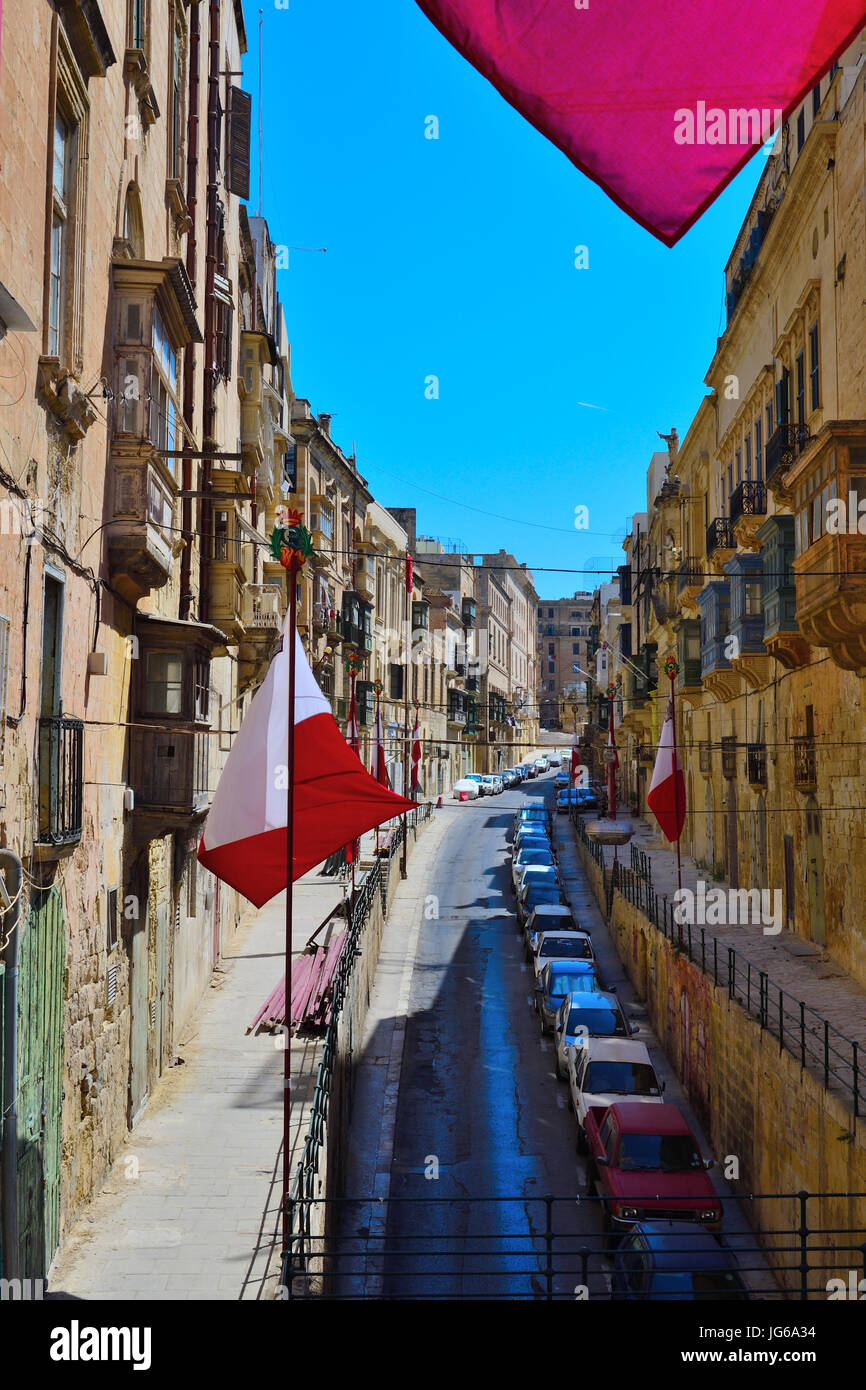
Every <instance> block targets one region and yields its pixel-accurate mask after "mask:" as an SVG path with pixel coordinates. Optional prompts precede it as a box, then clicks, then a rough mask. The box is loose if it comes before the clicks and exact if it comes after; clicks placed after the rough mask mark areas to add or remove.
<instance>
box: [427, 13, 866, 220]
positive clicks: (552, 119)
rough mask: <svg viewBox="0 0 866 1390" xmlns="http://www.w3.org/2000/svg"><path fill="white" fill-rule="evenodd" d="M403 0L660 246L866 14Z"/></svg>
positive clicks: (709, 197)
mask: <svg viewBox="0 0 866 1390" xmlns="http://www.w3.org/2000/svg"><path fill="white" fill-rule="evenodd" d="M417 3H418V4H419V6H420V8H421V9H422V10H423V11H424V13H425V14H426V15H427V16H428V17H429V18H430V19H431V20H432V22H433V23H434V24H435V25H436V27H437V28H438V29H440V30H441V32H442V33H443V34H444V35H445V37H446V38H447V39H448V40H449V41H450V42H451V43H452V44H453V45H454V47H455V48H456V49H457V50H458V51H459V52H460V53H462V54H463V56H464V57H465V58H468V60H469V62H470V63H472V64H473V66H474V67H476V68H477V69H478V71H479V72H480V73H482V74H483V75H484V76H485V77H486V78H487V79H488V80H489V81H490V82H492V83H493V85H494V87H496V88H497V90H498V91H499V92H501V94H502V95H503V96H504V97H505V99H506V101H508V102H510V104H511V105H512V106H514V107H515V108H516V109H517V110H518V111H519V112H520V113H521V115H523V116H525V117H526V119H527V120H528V121H529V122H531V124H532V125H534V126H535V128H536V129H537V130H539V131H540V132H541V133H542V134H543V135H545V136H547V138H548V139H549V140H552V141H553V143H554V144H555V145H557V146H558V148H559V149H561V150H562V151H563V153H564V154H566V155H567V156H568V158H569V159H570V160H571V161H572V163H574V164H576V165H577V167H578V169H580V170H582V171H583V173H585V174H586V175H587V176H588V177H589V178H591V179H592V180H593V181H594V182H595V183H597V184H599V185H600V186H601V187H602V188H603V189H604V190H605V192H607V193H608V194H609V195H610V197H611V198H613V200H614V202H616V203H617V204H618V205H619V206H620V207H621V208H623V209H624V210H625V211H626V212H628V213H629V214H630V216H632V217H633V218H635V220H636V221H638V222H639V223H640V224H641V225H642V226H643V227H646V229H647V230H648V231H650V232H652V233H653V235H654V236H657V237H658V238H659V239H660V240H661V241H663V242H664V243H665V245H667V246H672V245H673V244H674V242H676V241H678V240H679V238H680V237H681V236H682V235H683V234H684V232H686V231H688V229H689V227H691V226H692V224H693V223H694V222H695V221H696V220H697V218H698V217H700V215H701V213H702V212H703V211H704V210H705V209H706V208H707V207H708V206H709V204H710V203H711V202H712V201H713V200H714V199H715V198H717V197H718V195H719V194H720V193H721V191H722V189H723V188H724V187H725V186H726V184H728V183H729V182H730V180H731V179H732V178H733V177H734V175H735V174H736V173H738V172H739V170H740V169H741V168H742V166H743V165H744V164H745V163H746V161H747V160H748V159H749V158H750V157H751V156H752V155H753V154H754V152H755V150H756V149H757V148H758V146H759V145H761V144H763V142H764V140H766V138H767V136H768V135H769V133H770V131H771V130H772V128H773V124H774V122H775V121H776V120H779V119H781V120H785V119H787V117H788V115H789V114H790V113H791V111H792V110H793V109H794V107H796V106H797V105H798V103H799V102H800V101H801V100H802V99H803V98H804V97H805V96H806V94H807V93H808V92H809V91H810V89H811V88H812V87H813V86H814V85H815V82H816V81H817V80H818V79H819V78H820V77H821V76H823V74H824V73H826V72H827V70H828V68H829V67H830V66H831V64H832V63H834V62H835V60H836V59H837V58H838V57H839V55H840V54H841V53H842V52H843V51H844V49H845V48H846V47H847V46H848V44H849V43H850V42H851V41H852V40H853V39H854V38H855V37H856V35H857V33H858V32H859V30H860V29H861V28H862V27H863V25H864V22H866V6H864V4H863V3H862V0H833V3H832V4H828V3H827V0H797V3H796V4H794V5H784V6H781V7H780V6H779V4H778V0H689V3H688V4H678V5H670V4H668V5H647V4H646V3H645V0H417ZM750 113H758V115H757V119H756V118H755V117H753V116H752V115H751V114H750ZM765 117H766V119H765ZM767 122H769V125H767ZM750 137H751V138H750Z"/></svg>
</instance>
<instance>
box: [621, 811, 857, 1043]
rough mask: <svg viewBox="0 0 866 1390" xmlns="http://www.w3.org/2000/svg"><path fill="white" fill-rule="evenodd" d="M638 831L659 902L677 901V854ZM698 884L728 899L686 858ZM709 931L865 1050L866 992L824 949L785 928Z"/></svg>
mask: <svg viewBox="0 0 866 1390" xmlns="http://www.w3.org/2000/svg"><path fill="white" fill-rule="evenodd" d="M634 825H635V833H634V837H633V839H632V844H634V845H636V846H637V848H638V849H640V850H643V852H644V853H645V854H647V855H648V856H649V858H650V859H651V861H652V885H653V888H654V889H655V891H656V892H657V893H658V894H659V895H660V896H662V895H664V896H667V897H668V898H673V895H674V893H675V892H676V890H677V856H676V848H675V847H669V846H668V844H667V841H663V840H660V837H659V835H658V834H654V833H653V830H652V828H651V827H650V826H649V825H648V824H647V823H646V822H645V821H642V820H637V819H635V821H634ZM620 861H621V862H622V863H623V864H624V865H625V866H626V867H629V865H630V855H629V849H628V847H627V846H626V847H625V848H623V849H621V850H620ZM612 862H613V851H612V850H610V849H608V850H606V851H605V863H606V864H611V863H612ZM698 879H702V880H703V881H704V883H705V885H706V891H707V892H709V891H710V889H711V888H721V889H722V890H723V892H725V893H727V892H728V890H729V885H728V884H727V883H725V882H724V880H714V879H713V878H712V876H711V874H710V871H709V870H708V869H699V868H698V866H697V865H696V863H695V861H694V860H693V859H690V858H688V857H687V856H686V855H683V857H682V884H683V888H690V889H692V890H693V891H694V889H695V886H696V884H697V881H698ZM706 931H707V935H708V936H715V937H718V939H719V941H720V942H721V941H723V942H724V943H725V945H726V946H728V945H730V946H732V947H734V948H735V949H736V951H737V955H738V956H742V958H743V960H744V961H745V960H748V961H751V963H752V965H753V966H754V967H756V969H757V970H764V971H766V973H767V975H768V977H769V979H770V981H771V982H772V984H774V985H778V986H780V987H781V988H782V989H784V990H786V991H787V992H788V993H789V994H792V995H793V996H794V997H795V998H796V999H797V1000H801V1001H802V1002H803V1003H804V1004H805V1005H806V1006H807V1007H808V1008H810V1009H814V1010H815V1012H816V1013H817V1014H820V1015H821V1016H822V1017H823V1018H826V1019H827V1020H828V1021H829V1022H830V1023H831V1024H832V1026H833V1027H834V1028H837V1029H838V1030H839V1032H840V1033H843V1034H844V1035H845V1037H847V1038H849V1039H850V1040H851V1041H853V1042H857V1043H862V1044H863V1045H864V1046H866V989H863V987H862V986H861V985H859V984H858V983H857V981H856V980H853V979H852V978H851V976H850V975H847V974H846V973H845V971H844V970H843V969H842V967H841V966H840V965H837V964H836V962H835V961H834V960H833V959H832V957H831V956H830V955H829V954H828V952H827V951H826V950H824V949H823V948H822V947H821V946H818V945H816V944H815V943H814V942H811V941H806V940H805V939H804V938H803V937H802V936H798V935H796V933H794V932H790V931H786V930H785V929H784V928H783V929H782V931H780V932H778V933H776V934H774V935H771V934H768V933H765V932H764V930H763V928H762V926H761V924H760V923H752V922H748V923H744V924H742V925H740V924H739V923H737V924H733V925H724V924H719V925H716V924H707V927H706Z"/></svg>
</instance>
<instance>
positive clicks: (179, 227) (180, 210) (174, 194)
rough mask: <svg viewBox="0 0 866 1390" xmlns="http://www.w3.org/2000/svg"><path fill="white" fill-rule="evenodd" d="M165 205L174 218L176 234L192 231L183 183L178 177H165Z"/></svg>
mask: <svg viewBox="0 0 866 1390" xmlns="http://www.w3.org/2000/svg"><path fill="white" fill-rule="evenodd" d="M165 205H166V207H167V208H168V210H169V212H170V213H171V215H172V217H173V218H174V229H175V232H176V233H177V235H178V236H183V234H184V232H191V231H192V218H191V217H190V215H189V208H188V207H187V202H186V197H185V196H184V191H183V184H182V183H181V181H180V179H166V181H165Z"/></svg>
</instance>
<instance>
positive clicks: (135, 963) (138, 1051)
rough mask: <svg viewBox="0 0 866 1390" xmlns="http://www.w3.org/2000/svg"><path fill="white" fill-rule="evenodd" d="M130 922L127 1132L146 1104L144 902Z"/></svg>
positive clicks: (145, 919) (145, 948) (145, 933)
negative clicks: (138, 912) (141, 909)
mask: <svg viewBox="0 0 866 1390" xmlns="http://www.w3.org/2000/svg"><path fill="white" fill-rule="evenodd" d="M141 901H142V902H143V904H144V905H145V906H144V911H143V912H142V913H140V914H139V915H138V916H137V917H136V918H134V919H133V920H132V921H131V922H130V928H131V936H130V942H129V1093H128V1100H127V1110H128V1119H129V1127H130V1129H131V1128H132V1126H133V1125H134V1124H135V1122H136V1120H137V1119H138V1118H139V1115H140V1114H141V1111H142V1110H143V1108H144V1103H145V1101H146V1100H147V1022H148V1019H147V906H146V904H147V898H146V897H145V898H143V899H142V900H141Z"/></svg>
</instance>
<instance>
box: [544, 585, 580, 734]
mask: <svg viewBox="0 0 866 1390" xmlns="http://www.w3.org/2000/svg"><path fill="white" fill-rule="evenodd" d="M591 604H592V594H590V593H586V592H584V591H582V590H580V591H578V592H576V593H574V594H572V595H570V596H569V597H568V598H558V599H540V600H539V602H538V604H537V608H536V639H537V646H538V703H539V708H538V718H539V723H540V724H541V725H542V726H543V727H545V728H549V729H562V728H565V729H569V728H570V727H571V724H572V716H571V709H570V706H571V703H572V700H573V697H574V696H575V694H577V695H579V697H580V699H581V700H582V699H583V691H582V690H581V689H580V687H582V686H583V684H584V683H585V681H586V676H585V675H584V674H582V672H585V671H586V670H587V669H588V661H589V657H588V642H589V610H590V606H591ZM575 666H578V667H579V668H580V670H578V671H575V669H574V668H575ZM566 708H567V710H568V713H567V718H566V722H563V714H564V712H565V709H566ZM579 717H580V718H582V717H583V711H582V710H581V714H580V716H579Z"/></svg>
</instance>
